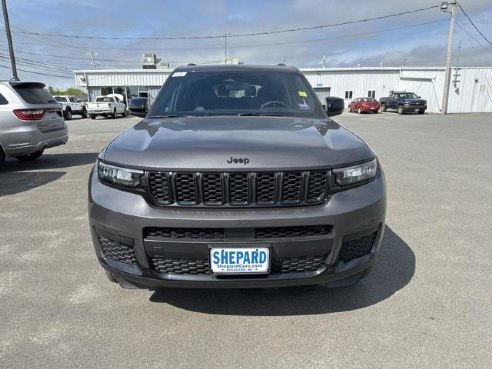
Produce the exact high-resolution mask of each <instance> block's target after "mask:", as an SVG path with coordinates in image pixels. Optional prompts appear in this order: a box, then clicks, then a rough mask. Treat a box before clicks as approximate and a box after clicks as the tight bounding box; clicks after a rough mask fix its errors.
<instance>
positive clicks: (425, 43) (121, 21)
mask: <svg viewBox="0 0 492 369" xmlns="http://www.w3.org/2000/svg"><path fill="white" fill-rule="evenodd" d="M459 3H460V5H461V6H462V7H463V9H464V10H465V12H466V13H467V14H468V15H469V17H470V18H471V19H472V21H473V22H474V23H475V24H476V25H477V27H478V28H479V29H480V31H481V32H482V33H483V34H484V35H485V36H486V37H487V38H488V40H490V41H492V22H490V19H491V18H492V2H491V1H490V0H461V1H459ZM439 4H440V1H436V2H433V1H432V0H413V1H412V0H411V1H406V2H400V1H392V2H390V1H387V0H386V1H385V0H372V1H367V0H346V1H329V0H282V1H280V0H269V1H264V0H263V1H262V0H250V1H233V0H229V1H226V0H201V1H188V0H180V1H167V0H154V1H152V0H138V1H135V0H132V1H126V0H77V1H73V0H36V1H33V0H7V6H8V9H9V17H10V25H11V29H12V37H13V42H14V49H15V52H16V58H17V63H18V65H17V68H18V70H19V71H18V74H19V76H20V78H21V80H31V81H41V82H44V83H46V84H47V85H50V86H54V87H55V88H60V89H64V88H68V87H73V86H74V84H75V82H74V78H73V73H72V70H74V69H75V70H78V69H93V66H92V65H91V60H90V59H91V52H94V53H95V59H96V62H97V63H96V64H97V68H98V69H114V68H126V69H128V68H141V64H142V55H143V53H144V52H153V53H155V54H156V55H157V57H158V58H160V59H161V60H162V62H165V63H169V65H170V67H171V68H175V67H177V66H179V65H183V64H187V63H191V62H193V63H197V64H205V63H206V64H212V63H219V62H221V61H223V60H224V58H225V55H226V54H227V57H229V58H237V59H239V60H240V61H242V62H244V63H246V64H277V63H282V62H285V63H286V64H288V65H294V66H297V67H299V68H313V67H322V66H323V63H324V65H325V66H326V67H357V66H358V65H360V66H362V67H370V66H379V65H380V64H381V63H382V65H383V66H388V67H389V66H401V65H402V64H403V63H405V65H407V66H443V65H444V64H445V59H446V50H447V38H448V30H449V14H447V13H444V12H442V11H441V10H440V9H439V8H434V9H430V10H425V11H421V12H417V13H413V14H406V15H402V16H397V17H389V18H386V19H380V20H374V21H368V22H359V23H353V24H348V25H343V26H336V27H321V28H316V29H311V30H301V31H294V32H284V33H273V34H272V33H270V34H261V35H256V36H238V35H241V34H245V33H261V32H266V33H268V32H272V31H280V30H287V29H296V28H303V27H316V26H322V25H331V24H334V23H343V22H350V21H357V20H360V19H365V18H371V17H379V16H385V15H389V14H395V13H400V12H405V11H412V10H415V9H419V8H425V7H429V6H432V5H439ZM26 32H31V33H41V34H44V35H36V34H29V33H26ZM46 34H52V35H56V36H47V35H46ZM225 34H228V35H230V36H228V37H223V35H225ZM64 36H65V37H64ZM71 36H78V37H79V38H75V37H71ZM196 36H213V37H215V38H210V39H198V40H197V39H187V40H163V39H160V40H159V39H154V40H136V39H135V38H138V37H140V38H142V37H147V38H152V37H153V38H159V37H160V38H179V37H181V38H183V37H196ZM91 37H92V38H91ZM93 37H112V38H128V39H124V40H100V39H97V38H93ZM225 40H227V50H225ZM453 65H460V66H492V46H491V45H490V44H488V43H487V41H486V40H484V39H483V38H482V36H480V34H479V33H478V32H477V31H476V30H475V29H474V28H473V26H472V25H471V24H470V23H469V21H468V20H467V19H466V18H465V16H464V15H463V13H462V12H461V11H460V10H458V11H457V16H456V26H455V33H454V42H453ZM21 69H22V70H21ZM32 72H36V73H41V74H34V73H32ZM43 74H44V75H43ZM10 78H11V70H10V63H9V60H8V49H7V41H6V36H5V30H4V23H3V21H2V22H0V79H1V80H5V79H10Z"/></svg>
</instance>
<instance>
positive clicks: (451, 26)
mask: <svg viewBox="0 0 492 369" xmlns="http://www.w3.org/2000/svg"><path fill="white" fill-rule="evenodd" d="M449 5H451V12H449V11H447V9H448V6H449ZM441 10H442V11H444V12H446V13H450V14H451V18H450V20H449V35H448V54H447V57H446V73H445V76H444V89H443V90H444V92H443V96H442V114H447V112H448V98H449V84H450V83H451V53H452V51H453V32H454V17H455V15H456V1H455V2H453V3H449V4H448V3H447V2H443V3H441Z"/></svg>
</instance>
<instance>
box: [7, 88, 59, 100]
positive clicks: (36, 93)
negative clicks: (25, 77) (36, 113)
mask: <svg viewBox="0 0 492 369" xmlns="http://www.w3.org/2000/svg"><path fill="white" fill-rule="evenodd" d="M13 87H14V90H15V92H17V93H18V94H19V96H20V97H21V98H22V100H24V101H25V102H26V103H28V104H48V103H52V102H55V100H54V99H53V96H51V95H50V93H49V92H48V90H45V89H44V88H42V87H38V86H33V85H31V84H25V85H18V86H13Z"/></svg>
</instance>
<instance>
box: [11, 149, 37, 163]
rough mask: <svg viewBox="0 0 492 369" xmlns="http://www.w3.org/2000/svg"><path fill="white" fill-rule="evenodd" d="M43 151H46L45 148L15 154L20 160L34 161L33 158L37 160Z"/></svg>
mask: <svg viewBox="0 0 492 369" xmlns="http://www.w3.org/2000/svg"><path fill="white" fill-rule="evenodd" d="M43 152H44V149H41V150H39V151H36V152H33V153H30V154H26V155H18V156H14V158H16V159H17V160H20V161H33V160H36V159H37V158H39V157H40V156H41V155H43Z"/></svg>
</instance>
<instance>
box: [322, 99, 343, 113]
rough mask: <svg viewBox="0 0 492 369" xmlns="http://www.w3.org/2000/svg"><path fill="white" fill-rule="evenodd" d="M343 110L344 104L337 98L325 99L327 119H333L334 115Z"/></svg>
mask: <svg viewBox="0 0 492 369" xmlns="http://www.w3.org/2000/svg"><path fill="white" fill-rule="evenodd" d="M344 109H345V102H344V100H343V99H341V98H339V97H327V98H326V109H325V111H326V114H328V116H329V117H334V116H335V115H340V114H342V113H343V110H344Z"/></svg>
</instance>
